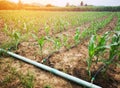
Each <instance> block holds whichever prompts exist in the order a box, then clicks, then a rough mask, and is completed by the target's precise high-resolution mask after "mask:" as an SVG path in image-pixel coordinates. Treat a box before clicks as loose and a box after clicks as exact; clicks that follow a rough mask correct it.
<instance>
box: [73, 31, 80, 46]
mask: <svg viewBox="0 0 120 88" xmlns="http://www.w3.org/2000/svg"><path fill="white" fill-rule="evenodd" d="M74 40H75V43H76V44H78V43H79V42H80V30H79V29H76V33H75V36H74Z"/></svg>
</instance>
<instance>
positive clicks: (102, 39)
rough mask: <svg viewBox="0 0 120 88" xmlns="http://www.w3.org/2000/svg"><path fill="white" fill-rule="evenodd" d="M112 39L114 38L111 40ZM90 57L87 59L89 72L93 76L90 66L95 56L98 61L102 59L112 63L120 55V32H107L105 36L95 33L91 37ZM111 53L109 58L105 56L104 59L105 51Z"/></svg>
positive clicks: (106, 62)
mask: <svg viewBox="0 0 120 88" xmlns="http://www.w3.org/2000/svg"><path fill="white" fill-rule="evenodd" d="M110 39H112V40H110ZM88 51H89V58H88V59H87V64H88V72H89V76H90V77H91V72H90V68H91V65H92V63H93V59H94V57H97V59H96V63H97V62H98V61H101V62H102V63H104V64H105V65H107V66H108V65H110V64H112V61H113V60H114V59H115V57H117V58H118V59H119V57H120V32H119V31H116V32H113V33H112V32H106V33H105V34H104V35H103V36H98V35H93V36H92V37H91V39H90V42H89V46H88ZM105 52H107V53H108V54H109V58H108V57H105V58H106V60H103V58H104V57H103V56H104V53H105ZM98 59H99V60H98ZM116 63H117V62H116Z"/></svg>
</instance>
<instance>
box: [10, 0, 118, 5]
mask: <svg viewBox="0 0 120 88" xmlns="http://www.w3.org/2000/svg"><path fill="white" fill-rule="evenodd" d="M10 1H13V2H16V3H17V2H18V1H19V0H10ZM21 1H22V2H24V3H33V2H36V3H41V4H43V5H46V4H52V5H55V6H65V5H66V3H69V4H70V5H77V6H78V5H80V2H81V1H83V2H84V4H86V3H87V4H88V5H95V6H120V0H21Z"/></svg>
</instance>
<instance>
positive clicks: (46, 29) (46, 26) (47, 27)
mask: <svg viewBox="0 0 120 88" xmlns="http://www.w3.org/2000/svg"><path fill="white" fill-rule="evenodd" d="M49 31H50V27H49V25H46V24H45V32H46V35H47V36H48V35H49Z"/></svg>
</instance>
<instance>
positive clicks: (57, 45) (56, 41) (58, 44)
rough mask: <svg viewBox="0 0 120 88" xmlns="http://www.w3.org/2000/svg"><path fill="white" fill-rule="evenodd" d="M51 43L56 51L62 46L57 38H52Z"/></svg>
mask: <svg viewBox="0 0 120 88" xmlns="http://www.w3.org/2000/svg"><path fill="white" fill-rule="evenodd" d="M53 43H54V48H55V49H56V51H58V50H59V49H60V47H61V46H62V44H61V41H60V39H59V38H55V39H54V40H53Z"/></svg>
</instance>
